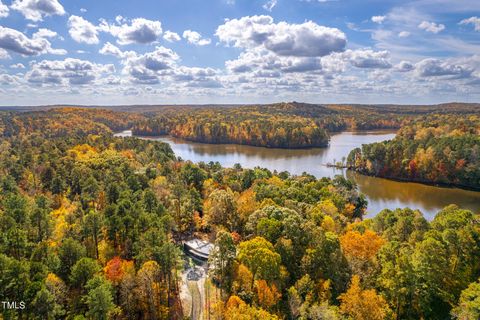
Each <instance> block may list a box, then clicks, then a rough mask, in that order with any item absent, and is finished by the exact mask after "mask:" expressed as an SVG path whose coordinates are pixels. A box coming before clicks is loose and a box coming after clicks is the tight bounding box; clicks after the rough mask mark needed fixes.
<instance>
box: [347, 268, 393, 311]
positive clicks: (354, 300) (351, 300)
mask: <svg viewBox="0 0 480 320" xmlns="http://www.w3.org/2000/svg"><path fill="white" fill-rule="evenodd" d="M338 299H339V300H340V301H341V304H340V311H341V312H342V313H343V314H345V315H347V316H349V317H352V318H353V319H356V320H384V319H386V318H387V316H388V315H389V314H390V309H389V306H388V304H387V302H386V301H385V299H384V298H383V297H382V296H381V295H378V294H377V292H376V291H375V290H374V289H367V290H363V289H362V288H361V287H360V277H359V276H357V275H354V276H353V277H352V281H351V283H350V287H349V288H348V290H347V291H346V292H345V293H343V294H341V295H340V296H339V297H338Z"/></svg>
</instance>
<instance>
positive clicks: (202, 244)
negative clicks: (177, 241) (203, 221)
mask: <svg viewBox="0 0 480 320" xmlns="http://www.w3.org/2000/svg"><path fill="white" fill-rule="evenodd" d="M212 250H213V244H211V243H210V242H207V241H203V240H200V239H192V240H189V241H185V242H184V243H183V251H184V252H185V254H186V255H187V256H189V257H191V258H193V259H195V260H197V261H200V262H206V261H208V257H209V256H210V252H211V251H212Z"/></svg>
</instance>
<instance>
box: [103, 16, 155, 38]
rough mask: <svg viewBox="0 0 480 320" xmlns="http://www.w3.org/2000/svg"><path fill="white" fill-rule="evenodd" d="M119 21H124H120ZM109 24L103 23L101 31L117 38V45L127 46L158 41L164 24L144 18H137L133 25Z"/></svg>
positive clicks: (132, 22)
mask: <svg viewBox="0 0 480 320" xmlns="http://www.w3.org/2000/svg"><path fill="white" fill-rule="evenodd" d="M118 21H124V19H123V18H122V19H120V20H118ZM118 21H117V24H109V23H107V22H106V21H102V23H101V24H100V30H101V31H104V32H108V33H110V34H111V35H113V36H114V37H116V38H117V43H118V44H120V45H127V44H132V43H141V44H147V43H152V42H155V41H157V40H158V38H159V37H160V36H161V35H162V24H161V22H160V21H152V20H148V19H144V18H136V19H133V20H132V21H131V24H128V23H124V24H120V22H118Z"/></svg>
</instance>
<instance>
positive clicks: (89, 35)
mask: <svg viewBox="0 0 480 320" xmlns="http://www.w3.org/2000/svg"><path fill="white" fill-rule="evenodd" d="M68 33H69V34H70V36H71V37H72V39H73V40H75V41H76V42H78V43H86V44H97V43H98V42H99V39H98V31H97V28H96V27H95V26H94V25H93V24H92V23H90V22H89V21H87V20H85V19H84V18H83V17H79V16H75V15H72V16H70V18H68Z"/></svg>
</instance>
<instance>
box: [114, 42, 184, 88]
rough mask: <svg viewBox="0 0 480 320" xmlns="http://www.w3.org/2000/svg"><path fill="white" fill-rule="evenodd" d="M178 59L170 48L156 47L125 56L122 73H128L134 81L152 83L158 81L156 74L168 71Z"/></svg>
mask: <svg viewBox="0 0 480 320" xmlns="http://www.w3.org/2000/svg"><path fill="white" fill-rule="evenodd" d="M178 60H179V56H178V55H177V54H176V53H175V52H173V51H172V50H171V49H167V48H165V47H156V49H155V51H152V52H147V53H145V54H142V55H131V56H129V57H128V58H126V60H125V61H124V62H123V63H124V64H125V68H124V69H123V73H125V74H128V75H130V76H131V77H132V79H133V80H134V82H138V83H144V84H154V83H158V81H159V79H158V76H159V75H161V74H164V73H168V72H170V71H171V70H172V69H173V68H174V67H175V64H176V61H178Z"/></svg>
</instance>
